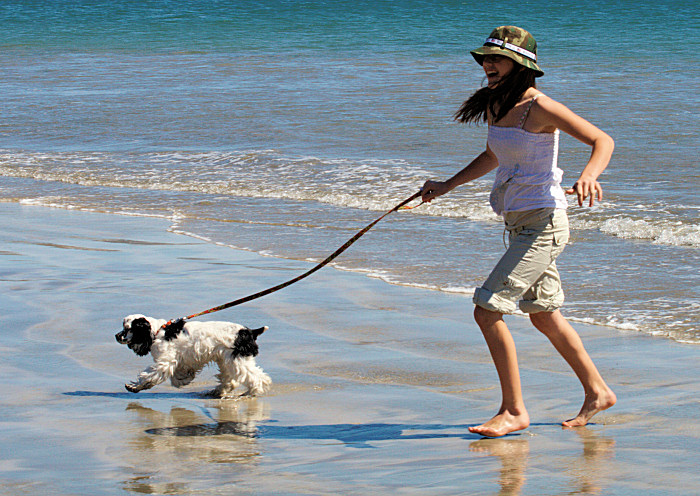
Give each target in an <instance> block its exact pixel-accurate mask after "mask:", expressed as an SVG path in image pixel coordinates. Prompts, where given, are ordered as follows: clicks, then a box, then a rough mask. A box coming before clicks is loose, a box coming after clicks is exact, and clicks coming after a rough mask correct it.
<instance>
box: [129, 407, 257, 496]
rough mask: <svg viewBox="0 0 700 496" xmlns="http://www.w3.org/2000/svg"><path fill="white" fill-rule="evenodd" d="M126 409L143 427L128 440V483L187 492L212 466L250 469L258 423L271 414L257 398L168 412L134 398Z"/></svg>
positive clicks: (152, 490) (141, 489) (134, 487)
mask: <svg viewBox="0 0 700 496" xmlns="http://www.w3.org/2000/svg"><path fill="white" fill-rule="evenodd" d="M193 410H198V411H193ZM127 411H128V412H130V413H132V414H134V416H135V417H136V419H137V420H138V421H139V422H140V423H141V424H143V427H144V428H143V429H142V430H141V433H140V434H139V435H137V436H136V437H135V438H134V439H132V440H130V442H129V445H130V446H131V447H132V448H133V449H132V450H131V458H130V460H129V462H128V463H129V464H131V465H132V476H131V477H130V478H129V479H128V480H126V481H124V487H125V489H126V490H128V491H132V492H136V493H144V494H162V493H166V494H188V493H189V490H190V489H191V483H192V482H194V481H199V482H203V481H205V480H206V479H208V478H209V477H210V476H211V472H212V470H211V469H208V467H225V466H228V467H229V469H228V470H226V471H225V472H226V473H227V474H228V476H229V477H235V475H236V474H240V471H241V469H243V470H247V468H246V467H249V466H251V465H255V464H256V462H257V461H258V459H259V456H260V450H259V448H258V445H257V440H256V437H255V433H256V430H257V423H258V422H260V421H262V420H265V419H266V418H268V416H267V414H266V412H265V406H264V403H261V402H258V401H257V400H255V399H248V400H245V401H218V402H214V403H212V404H210V405H207V406H206V407H204V406H200V405H197V406H193V409H192V410H190V409H188V408H182V407H173V408H171V409H170V411H169V412H167V413H164V412H161V411H158V410H154V409H152V408H146V407H144V406H142V405H141V404H140V403H130V404H129V405H128V406H127ZM236 467H239V468H236ZM206 472H209V473H210V474H209V476H207V474H206ZM219 477H221V475H219ZM166 481H167V482H166ZM173 481H182V482H173ZM222 482H224V481H222V480H221V479H219V481H218V482H217V485H221V483H222Z"/></svg>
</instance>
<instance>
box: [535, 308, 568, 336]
mask: <svg viewBox="0 0 700 496" xmlns="http://www.w3.org/2000/svg"><path fill="white" fill-rule="evenodd" d="M557 314H558V310H557V311H554V312H537V313H531V314H529V315H530V322H532V325H534V326H535V327H536V328H537V330H538V331H540V332H541V333H542V334H544V335H545V336H548V335H550V334H552V333H555V332H557V331H559V330H560V327H561V326H560V325H559V322H557V320H558V319H557Z"/></svg>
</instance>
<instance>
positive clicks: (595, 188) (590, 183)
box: [565, 179, 603, 207]
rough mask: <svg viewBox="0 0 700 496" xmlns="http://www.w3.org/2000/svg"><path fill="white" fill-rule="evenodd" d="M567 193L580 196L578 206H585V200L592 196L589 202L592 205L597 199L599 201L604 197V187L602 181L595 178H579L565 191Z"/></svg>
mask: <svg viewBox="0 0 700 496" xmlns="http://www.w3.org/2000/svg"><path fill="white" fill-rule="evenodd" d="M565 193H566V194H567V195H576V196H577V197H578V206H579V207H582V206H583V201H584V200H585V199H586V198H588V197H589V196H590V198H591V199H590V201H589V203H588V206H589V207H592V206H593V204H594V203H595V199H596V198H598V201H601V200H602V199H603V188H602V187H601V186H600V183H598V181H596V180H595V179H579V180H578V181H576V182H575V183H574V185H573V186H572V187H571V188H569V189H567V190H566V191H565Z"/></svg>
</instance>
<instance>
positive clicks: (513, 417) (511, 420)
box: [469, 410, 530, 437]
mask: <svg viewBox="0 0 700 496" xmlns="http://www.w3.org/2000/svg"><path fill="white" fill-rule="evenodd" d="M529 425H530V417H529V415H528V414H527V412H526V411H524V410H523V411H522V413H519V414H512V413H510V412H509V411H507V410H506V411H504V412H500V413H499V414H498V415H496V416H495V417H494V418H492V419H491V420H489V421H488V422H486V423H484V424H482V425H477V426H475V427H470V428H469V432H473V433H475V434H481V435H482V436H488V437H500V436H505V435H506V434H509V433H511V432H515V431H519V430H522V429H527V427H528V426H529Z"/></svg>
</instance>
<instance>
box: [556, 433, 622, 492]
mask: <svg viewBox="0 0 700 496" xmlns="http://www.w3.org/2000/svg"><path fill="white" fill-rule="evenodd" d="M571 430H573V431H574V432H576V434H578V436H579V437H580V439H581V442H582V444H583V452H582V453H581V456H579V457H577V459H575V460H571V461H567V462H568V463H566V464H565V465H564V466H566V467H568V470H567V473H568V474H569V475H570V476H571V478H572V479H573V480H572V487H577V488H578V490H577V491H576V490H575V491H569V492H567V494H591V495H593V494H603V489H604V487H602V486H601V484H600V481H601V480H603V478H604V480H610V478H609V477H608V474H606V473H605V466H606V461H607V460H609V459H611V458H613V456H614V455H615V440H614V439H611V438H609V437H605V436H601V435H599V434H596V433H595V432H593V431H591V430H589V429H587V428H585V427H578V428H576V429H571Z"/></svg>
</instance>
